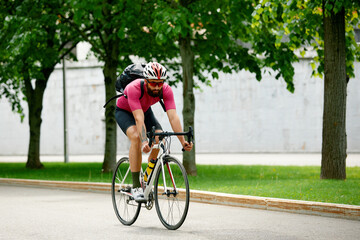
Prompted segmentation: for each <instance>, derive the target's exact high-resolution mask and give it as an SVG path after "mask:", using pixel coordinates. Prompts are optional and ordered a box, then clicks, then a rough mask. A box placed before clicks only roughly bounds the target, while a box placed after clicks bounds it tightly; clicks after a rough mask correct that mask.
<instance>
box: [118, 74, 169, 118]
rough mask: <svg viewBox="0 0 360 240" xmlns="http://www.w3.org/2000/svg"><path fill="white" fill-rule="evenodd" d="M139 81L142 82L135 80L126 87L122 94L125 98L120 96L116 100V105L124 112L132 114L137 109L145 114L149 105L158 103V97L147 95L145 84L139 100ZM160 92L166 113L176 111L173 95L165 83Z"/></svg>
mask: <svg viewBox="0 0 360 240" xmlns="http://www.w3.org/2000/svg"><path fill="white" fill-rule="evenodd" d="M141 81H143V80H142V79H136V80H134V81H132V82H131V83H129V84H128V85H127V86H126V88H125V90H124V94H125V95H126V97H125V96H122V97H120V98H119V99H118V100H117V104H116V105H117V106H118V107H119V108H121V109H123V110H126V111H128V112H133V111H135V110H137V109H142V110H143V111H144V112H146V111H147V110H148V109H149V108H150V107H151V105H153V104H155V103H157V102H159V101H160V98H159V97H152V96H150V95H149V94H148V93H147V90H146V87H145V84H144V95H143V96H142V98H141V99H140V97H141V84H140V83H141ZM162 91H163V99H164V104H165V108H166V111H168V110H170V109H176V106H175V100H174V94H173V91H172V89H171V87H170V86H169V85H168V84H167V83H164V85H163V88H162Z"/></svg>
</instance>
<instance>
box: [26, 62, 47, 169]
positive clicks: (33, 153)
mask: <svg viewBox="0 0 360 240" xmlns="http://www.w3.org/2000/svg"><path fill="white" fill-rule="evenodd" d="M52 71H53V69H45V70H43V71H42V72H43V74H44V79H37V80H36V86H35V88H34V89H33V88H32V85H31V80H30V78H29V77H28V76H25V77H24V81H25V96H26V97H27V103H28V108H29V128H30V140H29V149H28V158H27V162H26V168H30V169H39V168H43V167H44V165H43V164H42V163H41V162H40V130H41V123H42V119H41V113H42V108H43V97H44V92H45V88H46V85H47V82H48V79H49V77H50V74H51V72H52Z"/></svg>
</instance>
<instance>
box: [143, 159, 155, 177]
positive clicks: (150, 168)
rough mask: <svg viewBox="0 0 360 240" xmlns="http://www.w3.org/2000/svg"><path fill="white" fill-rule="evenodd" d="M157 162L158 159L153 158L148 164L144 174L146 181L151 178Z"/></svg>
mask: <svg viewBox="0 0 360 240" xmlns="http://www.w3.org/2000/svg"><path fill="white" fill-rule="evenodd" d="M155 163H156V159H151V160H150V162H149V163H148V166H147V168H146V170H145V175H144V181H145V182H147V181H148V180H150V177H151V173H152V171H153V169H154V167H155Z"/></svg>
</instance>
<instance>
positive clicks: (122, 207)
mask: <svg viewBox="0 0 360 240" xmlns="http://www.w3.org/2000/svg"><path fill="white" fill-rule="evenodd" d="M129 171H130V164H129V159H128V158H122V159H120V160H119V162H118V163H117V166H116V169H115V172H114V176H113V180H112V185H111V195H112V201H113V206H114V210H115V214H116V216H117V217H118V219H119V221H120V222H121V223H123V224H124V225H131V224H133V223H134V222H135V221H136V219H137V217H138V215H139V211H140V204H138V203H135V202H133V201H132V200H131V199H130V198H129V196H128V195H127V192H126V189H125V188H127V187H128V186H129V184H130V183H131V182H132V180H131V175H129V174H128V172H129Z"/></svg>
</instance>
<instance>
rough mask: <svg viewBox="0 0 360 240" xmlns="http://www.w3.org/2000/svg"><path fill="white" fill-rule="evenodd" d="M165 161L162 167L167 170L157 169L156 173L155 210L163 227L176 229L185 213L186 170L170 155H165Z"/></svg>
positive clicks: (182, 220) (186, 201)
mask: <svg viewBox="0 0 360 240" xmlns="http://www.w3.org/2000/svg"><path fill="white" fill-rule="evenodd" d="M166 161H167V162H166V164H164V167H165V168H168V171H162V170H161V169H159V170H158V173H157V175H156V181H155V204H156V211H157V213H158V215H159V218H160V220H161V222H162V223H163V225H164V226H165V227H167V228H168V229H177V228H179V227H180V226H181V225H182V223H183V222H184V220H185V218H186V215H187V211H188V207H189V194H190V192H189V184H188V181H187V176H186V171H185V169H184V167H183V166H182V165H181V164H180V162H179V161H178V160H176V159H174V158H172V157H167V160H166ZM165 186H166V189H165ZM181 189H182V190H181ZM180 192H181V194H180ZM182 192H184V193H185V197H183V194H182Z"/></svg>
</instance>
